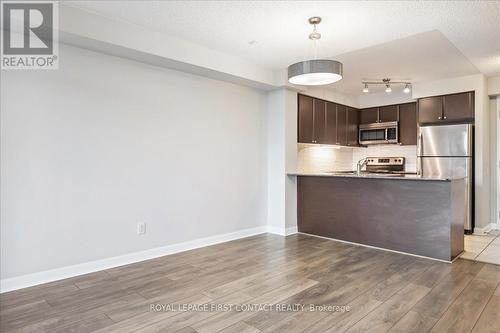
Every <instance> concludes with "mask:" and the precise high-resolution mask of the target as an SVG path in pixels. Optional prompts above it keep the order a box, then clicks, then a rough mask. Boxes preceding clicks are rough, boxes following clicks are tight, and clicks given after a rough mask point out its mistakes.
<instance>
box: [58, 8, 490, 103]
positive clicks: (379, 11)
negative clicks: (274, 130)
mask: <svg viewBox="0 0 500 333" xmlns="http://www.w3.org/2000/svg"><path fill="white" fill-rule="evenodd" d="M68 3H69V4H70V5H72V6H76V7H79V8H82V9H85V10H88V11H90V12H93V13H97V14H100V15H103V16H106V17H109V18H112V19H117V20H121V21H125V22H129V23H132V24H135V25H138V26H141V27H144V28H146V29H149V30H151V31H156V32H161V33H164V34H168V35H171V36H176V37H178V38H181V39H185V40H188V41H190V42H194V43H197V44H199V45H203V46H205V47H208V48H210V49H213V50H217V51H220V52H225V53H227V54H231V55H234V56H238V57H241V58H242V59H246V60H249V61H251V62H252V63H255V64H256V65H259V66H261V67H263V68H267V69H269V70H276V71H279V70H284V69H286V67H287V66H288V65H290V64H292V63H295V62H298V61H303V60H307V59H310V58H311V57H312V47H311V42H310V41H309V39H308V38H307V36H308V34H309V33H310V25H309V24H308V23H307V19H308V18H309V17H311V16H314V15H319V16H321V17H322V19H323V20H322V22H321V24H320V25H319V26H318V31H319V32H320V33H321V34H322V38H321V41H320V44H319V53H318V57H320V58H330V59H336V60H339V61H342V62H343V63H344V74H345V77H344V80H342V81H340V82H338V83H336V84H334V87H335V89H337V90H339V91H341V92H344V93H350V94H358V93H359V92H360V89H361V86H360V81H361V80H362V79H381V78H382V77H391V78H394V79H408V80H411V81H421V80H428V79H439V78H445V77H456V76H460V75H467V74H474V73H479V72H481V73H484V74H486V75H497V74H500V61H499V59H500V2H499V1H481V2H477V1H446V2H444V1H443V2H441V1H414V2H408V1H369V2H351V1H286V2H284V1H238V2H236V1H127V2H122V3H120V5H117V3H116V2H115V1H69V2H65V4H68Z"/></svg>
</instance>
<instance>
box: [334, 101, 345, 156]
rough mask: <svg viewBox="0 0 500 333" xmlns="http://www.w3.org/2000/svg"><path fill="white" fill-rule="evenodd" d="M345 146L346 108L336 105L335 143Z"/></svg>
mask: <svg viewBox="0 0 500 333" xmlns="http://www.w3.org/2000/svg"><path fill="white" fill-rule="evenodd" d="M336 144H338V145H342V146H347V106H345V105H337V142H336Z"/></svg>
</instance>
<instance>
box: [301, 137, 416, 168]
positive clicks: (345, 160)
mask: <svg viewBox="0 0 500 333" xmlns="http://www.w3.org/2000/svg"><path fill="white" fill-rule="evenodd" d="M297 149H298V156H297V171H299V172H325V171H332V170H336V171H342V170H356V163H357V162H358V161H359V160H360V159H362V158H365V157H404V158H405V159H406V172H416V170H417V147H416V146H400V145H376V146H368V147H367V148H358V147H357V148H351V147H337V146H328V145H311V144H302V143H299V144H298V145H297Z"/></svg>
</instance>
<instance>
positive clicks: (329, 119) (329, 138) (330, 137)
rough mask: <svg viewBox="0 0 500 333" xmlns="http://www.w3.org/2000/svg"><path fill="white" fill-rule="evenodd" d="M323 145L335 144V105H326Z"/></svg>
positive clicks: (328, 103)
mask: <svg viewBox="0 0 500 333" xmlns="http://www.w3.org/2000/svg"><path fill="white" fill-rule="evenodd" d="M324 143H326V144H330V145H335V144H337V104H335V103H332V102H327V103H326V130H325V141H324Z"/></svg>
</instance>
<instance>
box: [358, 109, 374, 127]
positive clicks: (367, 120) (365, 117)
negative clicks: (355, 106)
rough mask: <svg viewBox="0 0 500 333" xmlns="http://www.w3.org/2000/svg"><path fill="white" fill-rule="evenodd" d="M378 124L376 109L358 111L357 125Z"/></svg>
mask: <svg viewBox="0 0 500 333" xmlns="http://www.w3.org/2000/svg"><path fill="white" fill-rule="evenodd" d="M376 122H378V108H367V109H360V110H359V123H360V124H371V123H376Z"/></svg>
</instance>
